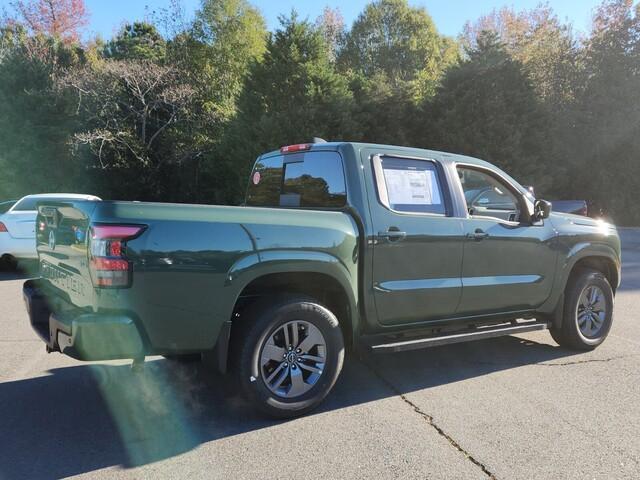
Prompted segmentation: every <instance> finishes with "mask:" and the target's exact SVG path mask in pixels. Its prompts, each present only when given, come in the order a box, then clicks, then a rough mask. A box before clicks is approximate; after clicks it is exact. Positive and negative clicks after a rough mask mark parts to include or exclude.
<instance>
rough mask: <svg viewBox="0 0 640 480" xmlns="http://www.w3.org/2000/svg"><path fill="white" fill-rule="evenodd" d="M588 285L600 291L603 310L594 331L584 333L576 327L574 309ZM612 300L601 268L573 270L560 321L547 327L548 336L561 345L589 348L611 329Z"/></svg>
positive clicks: (574, 348)
mask: <svg viewBox="0 0 640 480" xmlns="http://www.w3.org/2000/svg"><path fill="white" fill-rule="evenodd" d="M591 287H596V288H597V289H598V290H599V292H601V293H602V295H603V298H602V301H603V304H604V313H603V315H602V316H603V320H602V323H601V326H600V327H599V328H598V329H597V331H596V332H595V333H594V334H593V335H586V334H585V333H584V332H583V331H582V330H581V328H580V323H579V320H578V312H579V308H581V307H580V299H581V296H582V295H583V293H584V292H586V291H587V290H588V289H589V288H591ZM613 303H614V302H613V289H612V288H611V285H610V284H609V281H608V280H607V278H606V277H605V276H604V275H603V274H602V273H601V272H599V271H597V270H591V269H582V270H579V271H577V272H575V273H574V274H573V275H572V276H571V278H570V279H569V283H568V285H567V288H566V291H565V302H564V310H563V317H562V325H561V327H560V328H558V329H551V336H552V337H553V339H554V340H555V341H556V342H557V343H558V344H559V345H561V346H563V347H566V348H570V349H573V350H593V349H594V348H596V347H597V346H598V345H600V344H601V343H602V342H604V340H605V339H606V338H607V335H608V334H609V331H610V330H611V325H612V323H613ZM592 325H593V324H592Z"/></svg>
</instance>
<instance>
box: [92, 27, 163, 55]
mask: <svg viewBox="0 0 640 480" xmlns="http://www.w3.org/2000/svg"><path fill="white" fill-rule="evenodd" d="M166 48H167V46H166V42H165V41H164V39H163V38H162V36H161V35H160V33H158V30H156V27H155V26H154V25H152V24H150V23H146V22H134V23H133V24H127V25H125V26H124V27H122V29H121V30H120V32H119V33H118V35H117V36H116V38H114V39H113V40H110V41H109V42H107V44H106V45H105V48H104V56H105V57H107V58H113V59H115V60H124V59H134V60H150V61H153V62H162V61H163V60H164V58H165V55H166Z"/></svg>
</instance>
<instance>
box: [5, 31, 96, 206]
mask: <svg viewBox="0 0 640 480" xmlns="http://www.w3.org/2000/svg"><path fill="white" fill-rule="evenodd" d="M85 61H86V56H85V52H84V51H82V50H80V49H78V48H77V47H75V46H72V45H67V44H64V43H62V42H61V41H60V40H59V39H56V38H52V37H44V36H43V35H37V36H35V37H34V36H30V35H29V33H28V31H27V30H26V29H25V28H24V27H23V26H22V25H20V24H6V25H4V26H0V145H2V157H1V158H0V172H1V174H0V198H7V197H19V196H21V195H25V194H28V193H38V192H46V191H69V190H74V189H75V190H80V189H81V188H82V187H81V186H82V185H84V182H83V181H81V180H80V179H84V170H83V168H82V167H80V166H78V165H77V164H76V163H75V162H74V161H73V158H72V157H71V155H70V151H69V145H68V139H69V136H70V135H71V134H72V133H73V131H74V130H75V128H76V127H77V123H76V118H75V104H74V102H73V101H72V99H70V98H69V97H67V96H65V95H59V92H57V91H56V89H55V88H54V81H55V79H56V78H57V77H58V76H59V75H60V74H61V72H62V71H63V70H64V69H69V68H74V67H75V66H76V65H81V64H82V63H84V62H85ZM83 190H84V189H83Z"/></svg>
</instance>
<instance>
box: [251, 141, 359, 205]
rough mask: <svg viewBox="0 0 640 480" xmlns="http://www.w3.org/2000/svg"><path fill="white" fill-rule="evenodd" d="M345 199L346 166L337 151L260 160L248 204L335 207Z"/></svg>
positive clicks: (344, 201)
mask: <svg viewBox="0 0 640 480" xmlns="http://www.w3.org/2000/svg"><path fill="white" fill-rule="evenodd" d="M283 162H284V164H283ZM346 202H347V189H346V185H345V180H344V169H343V167H342V158H341V157H340V155H339V154H338V153H337V152H308V153H297V154H289V155H286V156H279V157H271V158H269V159H266V160H265V161H259V162H258V163H257V164H256V167H255V168H254V171H253V173H252V175H251V178H250V179H249V189H248V195H247V205H254V206H268V207H278V206H279V207H333V208H335V207H342V206H344V205H345V204H346Z"/></svg>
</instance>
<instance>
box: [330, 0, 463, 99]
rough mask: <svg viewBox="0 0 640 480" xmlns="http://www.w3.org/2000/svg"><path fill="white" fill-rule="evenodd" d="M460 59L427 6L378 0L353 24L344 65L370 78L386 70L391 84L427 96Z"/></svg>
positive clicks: (342, 59)
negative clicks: (427, 10) (418, 6)
mask: <svg viewBox="0 0 640 480" xmlns="http://www.w3.org/2000/svg"><path fill="white" fill-rule="evenodd" d="M456 60H457V46H456V44H455V42H453V41H452V40H451V39H446V38H445V37H442V36H440V35H439V34H438V31H437V29H436V27H435V24H434V23H433V20H432V19H431V17H430V16H429V15H428V13H427V12H426V10H425V9H424V8H413V7H410V6H409V4H408V3H407V0H377V1H375V2H373V3H370V4H368V5H367V6H366V7H365V10H364V12H363V13H362V14H360V16H359V17H358V18H357V19H356V21H355V22H354V24H353V26H352V28H351V30H350V31H349V33H348V34H347V36H346V39H345V45H344V48H343V49H342V51H341V53H340V58H339V64H340V66H341V68H342V69H343V70H345V71H348V70H352V71H354V72H356V73H358V74H361V75H363V76H365V77H369V78H370V77H372V76H373V75H375V74H379V73H384V74H385V75H386V76H387V78H388V79H389V82H390V83H391V85H393V86H401V87H402V88H412V89H414V96H416V97H417V98H424V97H425V96H428V95H430V94H432V93H433V92H434V91H435V87H436V85H437V83H438V81H439V79H440V77H441V75H442V72H443V71H444V70H445V69H446V67H447V66H449V65H451V64H452V63H455V61H456ZM407 82H409V83H407Z"/></svg>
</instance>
